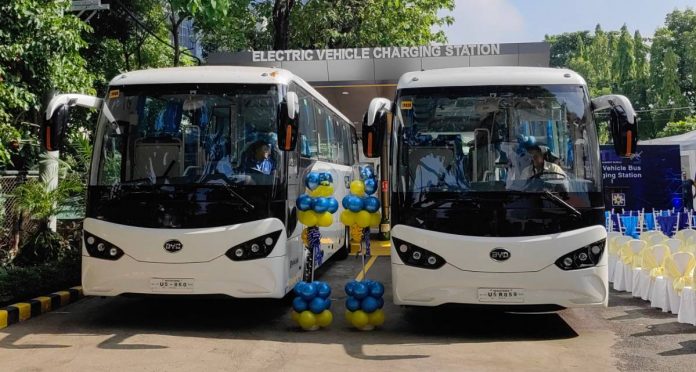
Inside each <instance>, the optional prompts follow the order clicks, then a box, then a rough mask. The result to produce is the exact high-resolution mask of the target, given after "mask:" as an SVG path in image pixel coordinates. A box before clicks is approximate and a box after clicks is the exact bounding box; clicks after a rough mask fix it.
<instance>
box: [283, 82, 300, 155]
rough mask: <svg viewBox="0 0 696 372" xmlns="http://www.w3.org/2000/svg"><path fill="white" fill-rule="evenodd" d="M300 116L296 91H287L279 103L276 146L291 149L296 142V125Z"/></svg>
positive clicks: (285, 149)
mask: <svg viewBox="0 0 696 372" xmlns="http://www.w3.org/2000/svg"><path fill="white" fill-rule="evenodd" d="M299 117H300V104H299V99H298V97H297V93H295V92H288V93H287V95H286V96H285V100H284V101H283V102H281V103H280V114H279V115H278V147H279V148H280V149H281V150H283V151H292V150H294V149H295V144H296V143H297V126H298V122H299Z"/></svg>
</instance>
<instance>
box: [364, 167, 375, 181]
mask: <svg viewBox="0 0 696 372" xmlns="http://www.w3.org/2000/svg"><path fill="white" fill-rule="evenodd" d="M374 176H375V173H374V170H373V169H372V167H371V166H369V165H366V166H363V167H361V168H360V179H362V180H363V181H365V180H368V179H370V178H373V177H374Z"/></svg>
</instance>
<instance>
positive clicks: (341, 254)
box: [334, 226, 350, 260]
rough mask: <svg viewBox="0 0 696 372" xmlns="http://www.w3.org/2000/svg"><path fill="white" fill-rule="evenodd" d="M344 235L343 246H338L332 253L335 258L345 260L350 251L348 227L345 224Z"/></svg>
mask: <svg viewBox="0 0 696 372" xmlns="http://www.w3.org/2000/svg"><path fill="white" fill-rule="evenodd" d="M344 235H345V236H344V239H343V247H341V248H339V250H337V251H336V253H334V256H335V257H336V259H337V260H345V259H346V258H348V254H349V253H350V227H347V226H346V229H345V232H344Z"/></svg>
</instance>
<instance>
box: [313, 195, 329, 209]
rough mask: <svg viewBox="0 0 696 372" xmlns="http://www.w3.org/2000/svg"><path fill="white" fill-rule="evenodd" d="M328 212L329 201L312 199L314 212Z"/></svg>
mask: <svg viewBox="0 0 696 372" xmlns="http://www.w3.org/2000/svg"><path fill="white" fill-rule="evenodd" d="M328 210H329V200H328V199H327V198H323V197H322V198H316V199H314V211H315V212H317V213H324V212H326V211H328Z"/></svg>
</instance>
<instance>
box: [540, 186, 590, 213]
mask: <svg viewBox="0 0 696 372" xmlns="http://www.w3.org/2000/svg"><path fill="white" fill-rule="evenodd" d="M540 195H543V196H546V198H547V199H548V200H550V201H551V202H553V203H554V204H556V205H559V206H561V207H563V208H565V209H566V210H567V211H568V212H570V213H571V214H573V215H574V216H575V217H578V218H582V213H581V212H580V211H579V210H577V209H576V208H575V207H573V206H572V205H570V204H568V203H566V202H565V200H563V199H561V198H560V197H559V196H558V195H556V194H554V193H552V192H551V191H549V190H544V192H543V193H542V194H540Z"/></svg>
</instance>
